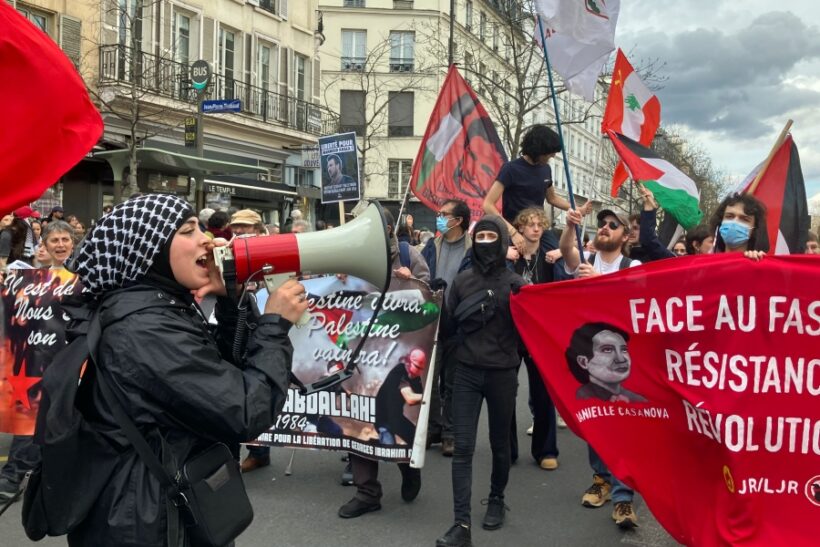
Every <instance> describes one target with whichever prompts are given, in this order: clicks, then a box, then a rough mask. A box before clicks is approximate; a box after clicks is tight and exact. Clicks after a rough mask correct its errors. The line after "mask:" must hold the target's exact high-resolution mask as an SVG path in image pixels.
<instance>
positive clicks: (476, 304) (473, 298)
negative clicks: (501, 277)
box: [453, 289, 493, 321]
mask: <svg viewBox="0 0 820 547" xmlns="http://www.w3.org/2000/svg"><path fill="white" fill-rule="evenodd" d="M488 297H489V298H492V297H493V291H491V290H490V289H482V290H480V291H477V292H474V293H473V294H471V295H469V296H467V297H466V298H465V299H464V300H462V301H461V302H459V303H458V306H456V309H455V311H454V312H453V317H455V319H456V320H457V321H462V320H464V319H465V318H466V317H469V316H471V315H472V314H474V313H475V312H476V311H478V310H479V309H481V305H482V304H483V303H484V302H485V301H486V300H487V298H488Z"/></svg>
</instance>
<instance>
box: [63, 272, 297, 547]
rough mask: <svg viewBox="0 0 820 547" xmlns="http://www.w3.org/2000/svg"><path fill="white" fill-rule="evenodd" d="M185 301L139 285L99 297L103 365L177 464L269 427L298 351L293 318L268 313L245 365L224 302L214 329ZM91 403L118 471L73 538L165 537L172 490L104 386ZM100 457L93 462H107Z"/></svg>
mask: <svg viewBox="0 0 820 547" xmlns="http://www.w3.org/2000/svg"><path fill="white" fill-rule="evenodd" d="M185 300H186V299H185V298H182V299H180V298H179V297H175V296H173V295H171V294H169V293H168V292H166V291H163V290H162V289H158V288H156V287H153V286H150V285H136V286H132V287H129V288H125V289H120V290H117V291H113V292H111V293H109V294H107V295H106V296H105V298H104V300H103V301H102V303H101V304H100V306H101V307H100V322H101V329H102V334H101V339H100V345H99V350H98V360H99V363H98V366H99V367H100V368H104V369H105V370H106V371H107V372H108V376H107V378H111V379H112V380H113V382H112V383H113V384H114V385H113V386H112V387H113V388H114V390H115V392H117V394H118V395H119V396H120V400H121V401H124V404H125V406H126V408H125V411H126V412H127V413H128V414H129V415H130V417H131V418H132V419H133V421H134V422H135V423H136V424H137V427H138V428H139V429H140V431H141V433H143V435H145V437H146V438H147V439H148V442H149V444H150V445H151V446H152V448H153V449H154V451H155V453H156V454H157V456H158V457H161V459H162V461H163V462H164V463H165V465H166V467H167V468H168V469H169V470H172V471H173V470H176V469H178V468H179V467H180V465H181V464H182V463H183V462H185V461H186V460H187V459H188V458H189V457H191V456H192V455H194V454H196V453H198V452H199V451H201V450H203V449H205V448H207V447H208V446H210V445H211V444H213V443H214V442H215V441H220V442H224V443H238V442H242V441H247V440H249V439H253V438H255V437H256V436H257V435H258V434H259V433H261V432H263V431H264V430H265V429H267V428H268V427H269V426H270V425H271V424H272V423H273V421H274V417H275V415H276V414H277V413H278V412H279V410H281V408H282V406H283V405H284V402H285V399H286V396H287V387H288V373H289V371H290V365H291V357H292V353H293V349H292V347H291V345H290V341H289V340H288V337H287V332H288V329H289V328H290V323H289V322H288V321H286V320H284V319H282V318H280V317H279V316H278V315H263V316H262V317H261V318H260V320H259V323H258V326H257V327H256V329H255V330H254V331H253V333H252V334H251V336H250V339H249V341H248V345H247V354H246V358H245V362H244V363H242V364H243V366H244V368H243V369H240V368H238V367H237V366H235V365H234V364H233V363H231V362H229V361H226V360H224V358H223V356H227V355H229V352H228V348H229V342H230V340H231V339H232V336H233V334H232V329H233V328H234V326H235V318H233V321H232V319H231V318H230V317H228V316H226V314H224V313H222V312H224V311H225V309H226V307H223V306H222V305H221V304H224V303H220V304H217V314H218V318H219V319H220V320H221V322H220V325H221V330H220V333H218V335H217V336H212V334H211V332H210V331H209V330H208V325H207V324H206V321H205V319H204V318H203V317H202V315H201V313H200V312H199V311H198V309H197V308H196V307H195V306H194V305H190V304H189V303H188V302H186V301H185ZM220 309H221V311H220ZM218 340H219V341H218ZM91 408H92V410H91V411H92V413H94V414H96V415H97V416H96V420H98V421H99V422H100V423H101V424H102V429H104V430H107V431H108V433H107V436H108V437H109V438H110V440H111V442H112V443H114V444H115V445H117V446H119V447H120V449H121V450H120V455H119V461H118V462H117V464H116V468H115V471H114V473H113V475H112V477H111V479H110V480H109V482H108V484H107V486H106V487H105V488H104V489H103V491H102V493H101V494H100V496H99V498H98V500H97V502H96V503H95V505H94V507H93V508H92V510H91V512H90V514H89V515H88V518H87V519H86V520H85V521H84V522H83V524H82V525H81V526H80V527H79V528H77V529H76V530H74V531H73V532H72V533H71V534H69V544H70V545H72V546H80V545H82V546H84V547H94V546H106V547H110V546H113V545H117V546H141V547H142V546H164V545H168V543H169V541H168V537H167V534H168V532H167V530H168V519H167V513H166V511H167V507H166V498H165V493H164V492H162V491H161V490H162V488H161V486H160V483H159V481H158V480H157V478H156V477H154V476H153V475H152V474H151V472H150V471H149V470H148V468H147V467H146V465H145V464H144V463H143V461H142V459H141V458H140V457H139V456H138V455H137V454H136V452H134V450H133V449H132V448H131V446H130V443H129V442H128V440H127V438H126V437H125V435H124V434H123V433H122V432H121V431H120V430H119V428H118V427H117V426H116V422H115V420H114V418H113V416H112V414H111V411H110V409H109V407H108V405H106V404H105V402H104V400H103V399H102V397H101V395H100V392H99V386H98V385H97V386H95V388H94V394H93V401H92V405H91ZM163 443H164V445H165V449H164V450H163V449H162V445H163ZM103 463H104V462H89V464H90V465H95V464H100V465H101V467H107V466H106V465H103ZM180 528H182V527H181V526H180ZM171 543H174V542H173V541H172V542H171ZM186 544H188V545H191V543H189V542H186Z"/></svg>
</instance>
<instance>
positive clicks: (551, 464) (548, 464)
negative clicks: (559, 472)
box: [538, 458, 558, 471]
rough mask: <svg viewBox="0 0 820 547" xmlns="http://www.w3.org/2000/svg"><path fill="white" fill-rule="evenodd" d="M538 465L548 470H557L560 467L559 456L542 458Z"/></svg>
mask: <svg viewBox="0 0 820 547" xmlns="http://www.w3.org/2000/svg"><path fill="white" fill-rule="evenodd" d="M538 467H540V468H541V469H546V470H547V471H555V470H556V469H558V458H541V462H540V463H539V464H538Z"/></svg>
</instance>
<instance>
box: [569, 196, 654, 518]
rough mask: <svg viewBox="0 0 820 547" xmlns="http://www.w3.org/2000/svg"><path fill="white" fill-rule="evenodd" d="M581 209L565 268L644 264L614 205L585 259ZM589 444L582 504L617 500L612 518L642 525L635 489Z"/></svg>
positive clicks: (584, 270) (603, 215) (572, 220)
mask: <svg viewBox="0 0 820 547" xmlns="http://www.w3.org/2000/svg"><path fill="white" fill-rule="evenodd" d="M583 218H584V217H583V215H582V214H581V213H579V212H578V211H575V210H571V211H567V228H566V230H564V233H563V234H561V241H560V244H559V248H560V249H561V256H562V257H563V258H564V268H565V269H566V272H567V273H568V274H569V275H573V276H575V277H578V278H583V277H595V276H598V275H603V274H608V273H614V272H617V271H618V270H623V269H626V268H631V267H633V266H638V265H640V262H639V261H638V260H631V259H630V258H629V257H628V256H626V255H625V254H624V248H625V247H626V245H627V243H628V242H629V232H630V226H629V221H627V219H626V217H625V216H624V215H621V214H618V213H616V212H615V211H612V210H610V209H604V210H603V211H601V212H600V213H598V231H597V232H596V233H595V239H594V240H593V245H594V246H595V253H592V254H587V253H584V255H585V256H584V259H583V261H582V259H581V255H580V253H579V252H578V247H577V244H576V238H575V227H576V226H579V225H580V224H581V222H582V221H583ZM588 448H589V465H590V466H591V467H592V469H593V471H594V475H593V482H592V486H590V487H589V488H587V489H586V491H585V492H584V495H583V497H582V498H581V504H583V505H584V506H585V507H601V506H602V505H604V504H605V503H606V502H607V501H609V500H610V499H611V500H612V502H613V503H614V504H615V508H614V510H613V511H612V519H613V520H614V521H615V524H617V525H618V526H619V527H621V528H634V527H635V526H637V525H638V516H637V515H636V514H635V509H634V507H633V505H632V499H633V497H634V495H635V492H634V491H633V490H632V489H631V488H629V487H628V486H626V485H625V484H624V483H622V482H621V481H620V480H618V477H616V476H615V475H613V474H612V473H610V471H609V469H608V468H607V466H606V464H605V463H604V462H603V461H602V460H601V458H600V457H599V456H598V454H597V453H596V452H595V451H594V450H593V449H592V447H591V446H588Z"/></svg>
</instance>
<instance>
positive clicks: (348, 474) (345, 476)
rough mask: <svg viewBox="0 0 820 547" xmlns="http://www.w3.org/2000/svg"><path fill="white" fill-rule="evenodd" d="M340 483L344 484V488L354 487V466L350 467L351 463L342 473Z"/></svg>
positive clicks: (348, 463)
mask: <svg viewBox="0 0 820 547" xmlns="http://www.w3.org/2000/svg"><path fill="white" fill-rule="evenodd" d="M339 482H341V483H342V486H353V466H352V465H350V462H349V461H348V462H347V465H345V470H344V471H342V478H341V480H340V481H339Z"/></svg>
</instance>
